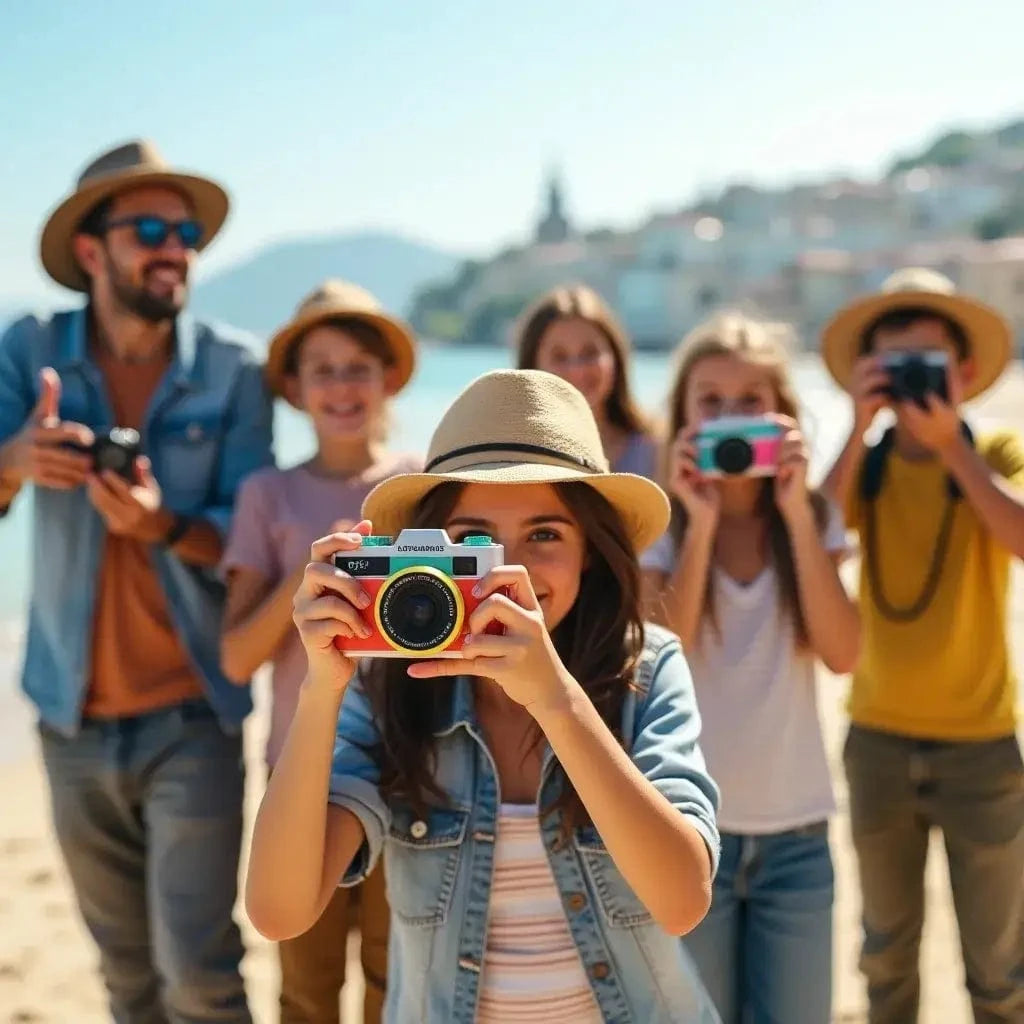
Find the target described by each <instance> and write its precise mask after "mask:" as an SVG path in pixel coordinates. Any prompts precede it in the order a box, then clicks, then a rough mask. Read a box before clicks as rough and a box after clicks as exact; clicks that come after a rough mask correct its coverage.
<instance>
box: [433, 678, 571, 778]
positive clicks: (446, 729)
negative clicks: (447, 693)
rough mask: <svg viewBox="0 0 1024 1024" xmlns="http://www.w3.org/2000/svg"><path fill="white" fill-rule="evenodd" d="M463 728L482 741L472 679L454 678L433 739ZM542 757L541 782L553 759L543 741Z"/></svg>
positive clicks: (549, 748)
mask: <svg viewBox="0 0 1024 1024" xmlns="http://www.w3.org/2000/svg"><path fill="white" fill-rule="evenodd" d="M460 726H461V727H462V728H464V729H465V730H466V731H467V732H468V733H469V734H470V735H472V736H473V737H474V738H477V739H479V740H480V742H481V743H483V740H482V738H481V735H480V722H479V719H478V718H477V717H476V705H475V702H474V699H473V677H472V676H456V677H455V686H454V688H453V692H452V699H451V702H450V703H449V705H448V710H447V712H446V714H445V718H444V721H442V722H441V723H440V724H439V726H438V728H437V729H435V730H434V736H435V737H441V736H448V735H449V734H450V733H453V732H455V730H456V729H458V728H459V727H460ZM543 749H544V757H543V760H542V762H541V780H542V785H543V780H544V779H545V778H546V776H547V772H548V767H549V766H550V764H551V761H552V760H553V758H554V752H553V751H552V749H551V746H550V744H549V743H548V742H547V740H544V741H543Z"/></svg>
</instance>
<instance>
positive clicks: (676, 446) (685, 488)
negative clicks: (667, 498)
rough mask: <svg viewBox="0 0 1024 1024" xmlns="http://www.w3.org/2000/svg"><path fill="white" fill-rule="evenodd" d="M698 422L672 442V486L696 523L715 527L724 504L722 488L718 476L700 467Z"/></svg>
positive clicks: (670, 491) (671, 488) (670, 485)
mask: <svg viewBox="0 0 1024 1024" xmlns="http://www.w3.org/2000/svg"><path fill="white" fill-rule="evenodd" d="M699 429H700V428H699V427H698V426H691V427H684V428H683V429H682V430H680V431H679V433H678V434H677V435H676V439H675V441H674V442H673V444H672V453H671V463H670V467H669V478H668V490H669V493H671V494H672V495H673V496H674V497H676V498H678V500H679V501H680V503H681V504H682V506H683V508H685V509H686V513H687V515H688V516H689V517H690V523H691V524H692V525H694V526H707V527H709V528H711V529H714V527H715V526H717V524H718V512H719V509H720V508H721V491H720V490H719V487H718V484H717V483H716V482H715V481H714V480H707V479H705V478H704V477H703V476H701V473H700V470H699V469H698V468H697V445H696V438H697V433H698V431H699Z"/></svg>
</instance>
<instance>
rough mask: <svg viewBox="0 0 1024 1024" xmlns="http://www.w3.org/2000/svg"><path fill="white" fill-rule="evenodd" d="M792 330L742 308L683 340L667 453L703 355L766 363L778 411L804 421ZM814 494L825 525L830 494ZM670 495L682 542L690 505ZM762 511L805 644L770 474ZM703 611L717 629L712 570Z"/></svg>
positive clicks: (787, 605)
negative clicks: (789, 346)
mask: <svg viewBox="0 0 1024 1024" xmlns="http://www.w3.org/2000/svg"><path fill="white" fill-rule="evenodd" d="M787 333H788V329H787V328H786V327H785V326H784V325H782V324H770V323H765V322H763V321H760V320H755V319H753V318H752V317H749V316H746V315H745V314H743V313H732V312H729V313H721V314H719V315H718V316H716V317H714V318H713V319H711V320H709V321H707V322H706V323H703V324H701V325H699V326H698V327H696V328H694V330H693V331H691V332H690V334H688V335H687V336H686V337H685V338H684V339H683V341H682V342H681V344H680V346H679V348H678V350H677V356H676V369H675V375H674V377H673V383H672V390H671V392H670V395H669V408H668V420H669V428H668V444H667V445H666V458H667V457H668V455H669V451H670V447H669V446H670V445H671V443H672V441H673V440H674V439H675V438H676V436H677V435H678V433H679V431H680V430H682V429H683V428H684V427H686V426H687V422H686V395H687V392H688V390H689V386H690V375H691V374H692V372H693V368H694V367H695V366H696V365H697V364H698V363H699V362H700V361H701V360H702V359H708V358H711V357H712V356H732V357H734V358H736V359H742V360H743V361H744V362H749V363H755V364H757V365H758V366H760V367H763V368H764V369H765V370H766V371H767V372H768V374H769V377H770V379H771V383H772V387H773V389H774V391H775V400H776V405H777V407H778V411H779V412H780V413H782V414H783V415H784V416H791V417H792V418H793V419H795V420H797V422H799V420H800V408H799V403H798V401H797V397H796V391H795V389H794V387H793V382H792V380H791V378H790V374H789V359H788V356H787V352H786V344H785V340H784V338H785V336H786V334H787ZM663 471H664V472H665V473H666V477H665V479H669V477H668V475H667V474H668V473H669V472H670V471H671V467H669V466H668V465H667V464H666V465H665V466H664V467H663ZM810 497H811V507H812V509H813V511H814V518H815V521H816V523H817V524H818V529H819V530H822V529H824V526H825V520H826V517H827V507H826V504H825V499H824V498H823V497H822V496H821V495H820V494H819V493H818V492H817V491H812V492H811V496H810ZM669 500H670V503H671V506H672V521H671V526H670V530H671V533H672V537H673V539H674V540H675V543H676V545H677V546H678V545H679V544H681V543H682V540H683V536H684V534H685V533H686V527H687V521H688V517H687V514H686V509H685V508H684V506H683V504H682V502H680V501H679V499H678V498H676V497H675V496H671V497H670V499H669ZM757 511H758V514H759V515H760V517H761V518H762V519H763V520H764V522H765V524H766V526H767V532H768V555H769V559H770V561H771V563H772V565H773V566H774V567H775V572H776V574H777V576H778V580H779V594H780V597H781V606H782V610H783V612H784V613H785V614H788V615H789V617H790V618H791V619H792V622H793V627H794V631H795V634H796V640H797V644H798V646H800V647H806V645H807V643H808V637H807V622H806V619H805V617H804V612H803V608H801V606H800V591H799V588H798V586H797V579H796V567H795V565H794V563H793V549H792V545H791V544H790V541H789V531H788V530H787V529H786V523H785V521H784V520H783V518H782V515H781V513H780V512H779V510H778V507H777V506H776V504H775V497H774V494H773V481H772V479H771V478H766V479H765V480H763V481H762V482H761V491H760V494H759V495H758V503H757ZM704 614H705V615H707V616H708V617H709V619H710V621H711V623H712V626H713V627H715V628H717V623H716V622H715V610H714V587H713V580H712V576H711V573H710V572H709V573H708V580H707V590H706V593H705V599H704Z"/></svg>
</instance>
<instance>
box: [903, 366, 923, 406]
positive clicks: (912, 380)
mask: <svg viewBox="0 0 1024 1024" xmlns="http://www.w3.org/2000/svg"><path fill="white" fill-rule="evenodd" d="M902 376H903V379H902V384H903V391H904V392H905V393H906V394H908V395H909V396H910V397H911V398H920V397H922V396H923V395H924V393H925V392H926V391H927V390H928V368H927V367H926V366H925V365H924V360H923V359H920V358H918V357H916V356H913V357H911V358H910V359H908V360H907V361H906V362H905V363H904V364H903V375H902Z"/></svg>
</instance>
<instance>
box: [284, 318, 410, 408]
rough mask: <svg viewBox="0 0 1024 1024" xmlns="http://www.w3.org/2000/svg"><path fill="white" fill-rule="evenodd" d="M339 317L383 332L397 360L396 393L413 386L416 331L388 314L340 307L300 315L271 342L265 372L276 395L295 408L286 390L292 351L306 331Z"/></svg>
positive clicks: (395, 363)
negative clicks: (357, 321) (288, 365)
mask: <svg viewBox="0 0 1024 1024" xmlns="http://www.w3.org/2000/svg"><path fill="white" fill-rule="evenodd" d="M336 317H348V318H351V319H353V320H362V321H363V322H364V323H367V324H369V325H370V326H371V327H374V328H376V329H377V330H378V331H380V333H381V336H382V337H383V338H384V344H386V345H387V346H388V349H389V350H390V351H391V355H392V358H393V360H394V363H393V366H392V371H393V377H394V382H393V388H394V394H398V392H399V391H401V390H402V388H404V387H405V386H406V384H408V383H409V380H410V378H411V377H412V375H413V371H414V370H415V368H416V342H415V341H414V340H413V334H412V329H411V328H410V327H408V326H407V325H406V324H405V323H403V322H402V321H401V320H399V319H398V318H397V317H393V316H388V315H387V314H385V313H371V312H362V311H361V310H354V309H352V308H351V307H350V306H343V305H340V304H339V305H338V306H337V307H333V308H332V307H330V306H321V307H319V308H317V309H315V310H310V311H309V312H308V313H305V314H303V315H300V316H297V317H296V318H295V319H294V320H292V321H290V322H289V323H288V324H286V325H285V326H284V327H282V328H281V329H280V330H279V331H278V332H277V333H276V334H275V335H274V336H273V337H272V338H271V339H270V343H269V345H268V346H267V363H266V367H265V368H264V373H265V374H266V379H267V384H268V386H269V387H270V390H271V391H272V392H273V393H274V394H275V395H279V396H280V397H281V398H284V399H285V400H286V401H288V402H291V403H292V404H293V405H294V402H292V400H291V397H290V396H289V395H288V393H287V389H286V388H285V380H286V377H287V374H286V373H285V366H286V364H287V362H288V352H289V350H290V349H291V347H292V345H293V344H294V343H295V340H296V339H297V338H299V337H300V336H301V335H303V334H305V333H306V331H309V330H312V328H314V327H316V325H317V324H322V323H324V322H325V321H326V320H332V319H334V318H336Z"/></svg>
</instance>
